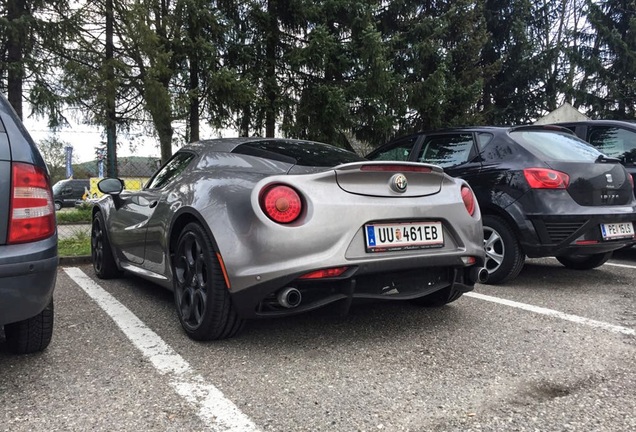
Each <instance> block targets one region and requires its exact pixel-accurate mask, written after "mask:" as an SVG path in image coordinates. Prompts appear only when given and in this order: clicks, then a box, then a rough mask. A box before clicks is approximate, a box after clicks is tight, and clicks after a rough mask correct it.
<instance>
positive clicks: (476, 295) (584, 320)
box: [464, 292, 636, 336]
mask: <svg viewBox="0 0 636 432" xmlns="http://www.w3.org/2000/svg"><path fill="white" fill-rule="evenodd" d="M464 295H465V296H468V297H473V298H476V299H480V300H485V301H489V302H492V303H497V304H501V305H505V306H510V307H513V308H517V309H523V310H526V311H528V312H534V313H538V314H542V315H547V316H551V317H554V318H559V319H562V320H566V321H571V322H574V323H577V324H583V325H587V326H590V327H596V328H601V329H604V330H609V331H611V332H613V333H622V334H625V335H630V336H634V335H636V330H634V329H630V328H627V327H622V326H618V325H614V324H609V323H606V322H602V321H596V320H592V319H589V318H584V317H580V316H578V315H571V314H567V313H564V312H559V311H556V310H553V309H547V308H544V307H539V306H532V305H529V304H525V303H519V302H516V301H512V300H506V299H502V298H499V297H492V296H489V295H485V294H479V293H476V292H469V293H466V294H464Z"/></svg>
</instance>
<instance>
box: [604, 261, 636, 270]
mask: <svg viewBox="0 0 636 432" xmlns="http://www.w3.org/2000/svg"><path fill="white" fill-rule="evenodd" d="M605 265H608V266H614V267H623V268H630V269H636V266H633V265H628V264H618V263H612V262H608V263H605Z"/></svg>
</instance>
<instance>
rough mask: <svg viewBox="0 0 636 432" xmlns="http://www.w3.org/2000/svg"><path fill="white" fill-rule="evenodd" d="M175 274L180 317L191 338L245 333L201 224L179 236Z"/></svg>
mask: <svg viewBox="0 0 636 432" xmlns="http://www.w3.org/2000/svg"><path fill="white" fill-rule="evenodd" d="M172 270H173V272H172V274H173V275H174V276H173V277H174V301H175V306H176V309H177V315H178V316H179V321H180V322H181V325H182V326H183V329H184V330H185V332H186V333H187V335H188V336H189V337H190V338H192V339H194V340H198V341H205V340H216V339H226V338H230V337H232V336H234V335H236V334H237V333H238V332H239V331H240V330H241V329H242V327H243V323H244V321H243V320H242V319H241V318H240V317H239V316H238V314H237V312H236V310H235V308H234V304H233V303H232V298H231V296H230V292H229V291H228V288H227V286H226V283H225V278H224V277H223V271H222V269H221V264H220V263H219V259H218V258H217V255H216V252H215V249H214V246H213V244H212V241H211V240H210V238H209V236H208V235H207V233H206V232H205V230H204V229H203V227H202V226H201V225H199V224H198V223H189V224H188V225H186V226H185V228H184V229H183V230H182V231H181V233H180V234H179V239H178V240H177V247H176V249H175V254H174V260H173V263H172Z"/></svg>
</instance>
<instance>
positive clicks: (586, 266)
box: [556, 252, 612, 270]
mask: <svg viewBox="0 0 636 432" xmlns="http://www.w3.org/2000/svg"><path fill="white" fill-rule="evenodd" d="M611 257H612V252H605V253H600V254H594V255H568V256H559V257H556V259H557V260H558V261H559V262H560V263H561V264H563V265H564V266H565V267H567V268H569V269H574V270H591V269H593V268H596V267H600V266H602V265H603V264H605V263H606V262H607V260H608V259H610V258H611Z"/></svg>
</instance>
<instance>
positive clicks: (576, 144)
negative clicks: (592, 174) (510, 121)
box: [510, 130, 602, 162]
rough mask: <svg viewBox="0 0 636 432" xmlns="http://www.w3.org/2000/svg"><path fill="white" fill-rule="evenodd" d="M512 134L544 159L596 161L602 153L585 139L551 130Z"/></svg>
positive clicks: (516, 139) (526, 147) (520, 142)
mask: <svg viewBox="0 0 636 432" xmlns="http://www.w3.org/2000/svg"><path fill="white" fill-rule="evenodd" d="M510 136H511V137H512V138H513V139H514V140H515V141H516V142H517V143H519V144H520V145H521V146H522V147H523V148H525V149H526V150H528V151H530V152H531V153H532V154H534V155H535V156H537V157H538V158H540V159H543V160H552V161H562V162H594V161H596V159H597V158H598V157H599V156H600V155H601V154H602V153H601V152H599V151H598V150H597V149H595V148H594V147H592V146H591V145H590V144H588V143H586V142H585V141H583V140H581V139H579V138H577V137H575V136H573V135H567V134H563V133H558V132H551V131H527V130H526V131H515V132H510Z"/></svg>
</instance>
